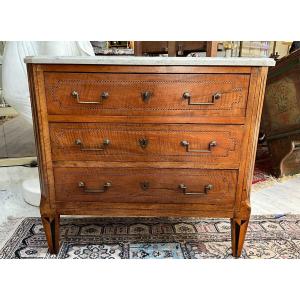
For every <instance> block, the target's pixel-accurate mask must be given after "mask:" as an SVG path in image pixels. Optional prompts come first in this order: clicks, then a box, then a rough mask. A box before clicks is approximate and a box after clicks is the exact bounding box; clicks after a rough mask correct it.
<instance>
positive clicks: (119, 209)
mask: <svg viewBox="0 0 300 300" xmlns="http://www.w3.org/2000/svg"><path fill="white" fill-rule="evenodd" d="M25 61H26V63H27V68H28V76H29V85H30V94H31V103H32V113H33V120H34V130H35V137H36V143H37V150H38V159H39V171H40V180H41V193H42V197H41V198H42V199H41V217H42V221H43V225H44V229H45V232H46V236H47V241H48V245H49V250H50V252H51V253H57V252H58V250H59V218H60V215H99V216H124V217H125V216H147V217H148V216H154V217H158V216H159V217H224V218H230V219H231V228H232V251H233V255H234V256H236V257H238V256H240V254H241V251H242V246H243V242H244V238H245V234H246V230H247V226H248V222H249V217H250V210H251V208H250V202H249V194H250V188H251V180H252V174H253V166H254V158H255V151H256V142H257V137H258V130H259V122H260V116H261V109H262V104H263V97H264V89H265V81H266V75H267V67H268V66H270V65H274V61H273V60H271V59H263V58H258V59H254V58H252V59H246V58H191V57H189V58H171V57H162V58H160V57H159V58H155V57H101V58H97V57H27V58H26V59H25Z"/></svg>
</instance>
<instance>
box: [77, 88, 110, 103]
mask: <svg viewBox="0 0 300 300" xmlns="http://www.w3.org/2000/svg"><path fill="white" fill-rule="evenodd" d="M71 96H72V97H73V98H75V99H76V100H77V103H80V104H101V103H102V102H103V100H106V99H107V98H108V97H109V93H108V92H102V93H101V95H100V101H82V100H80V97H79V93H78V92H77V91H73V92H72V93H71Z"/></svg>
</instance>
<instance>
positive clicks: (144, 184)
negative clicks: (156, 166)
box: [140, 181, 150, 191]
mask: <svg viewBox="0 0 300 300" xmlns="http://www.w3.org/2000/svg"><path fill="white" fill-rule="evenodd" d="M140 187H141V189H142V190H143V191H147V190H148V189H149V187H150V183H149V182H148V181H143V182H140Z"/></svg>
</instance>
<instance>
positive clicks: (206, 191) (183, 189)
mask: <svg viewBox="0 0 300 300" xmlns="http://www.w3.org/2000/svg"><path fill="white" fill-rule="evenodd" d="M179 188H180V189H182V192H183V193H184V194H185V195H206V194H208V191H211V190H212V189H213V185H212V184H207V185H205V186H204V192H187V191H186V190H187V186H186V185H185V184H184V183H181V184H180V185H179Z"/></svg>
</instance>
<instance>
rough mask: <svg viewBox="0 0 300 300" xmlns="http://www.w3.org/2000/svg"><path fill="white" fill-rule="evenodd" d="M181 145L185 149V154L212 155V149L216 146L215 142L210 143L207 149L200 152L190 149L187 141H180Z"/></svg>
mask: <svg viewBox="0 0 300 300" xmlns="http://www.w3.org/2000/svg"><path fill="white" fill-rule="evenodd" d="M181 145H182V146H183V147H185V149H186V152H197V153H212V148H214V147H216V146H217V142H216V141H211V142H210V143H209V144H208V149H207V150H206V149H205V150H201V149H190V143H189V142H188V141H181Z"/></svg>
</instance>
